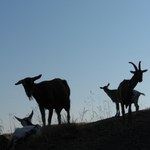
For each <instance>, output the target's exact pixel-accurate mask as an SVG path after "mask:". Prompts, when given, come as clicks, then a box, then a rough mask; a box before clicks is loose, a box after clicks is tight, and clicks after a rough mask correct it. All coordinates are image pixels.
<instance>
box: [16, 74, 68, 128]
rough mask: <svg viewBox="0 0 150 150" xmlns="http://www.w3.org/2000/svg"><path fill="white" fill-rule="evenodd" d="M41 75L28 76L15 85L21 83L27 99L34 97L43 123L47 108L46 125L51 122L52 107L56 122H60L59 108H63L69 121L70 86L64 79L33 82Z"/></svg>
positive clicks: (44, 123)
mask: <svg viewBox="0 0 150 150" xmlns="http://www.w3.org/2000/svg"><path fill="white" fill-rule="evenodd" d="M41 76H42V75H38V76H35V77H28V78H25V79H22V80H20V81H18V82H17V83H16V84H15V85H19V84H22V85H23V87H24V89H25V92H26V95H27V96H28V97H29V100H31V99H32V97H34V98H35V100H36V101H37V103H38V105H39V109H40V112H41V116H42V122H43V125H44V126H45V125H46V122H45V109H48V110H49V117H48V125H50V124H51V118H52V114H53V109H55V111H56V113H57V118H58V123H59V124H61V114H60V113H61V110H62V109H63V108H64V109H65V110H66V112H67V121H68V123H69V122H70V98H69V97H70V88H69V86H68V84H67V81H66V80H62V79H53V80H49V81H42V82H40V83H34V81H35V80H37V79H39V78H41Z"/></svg>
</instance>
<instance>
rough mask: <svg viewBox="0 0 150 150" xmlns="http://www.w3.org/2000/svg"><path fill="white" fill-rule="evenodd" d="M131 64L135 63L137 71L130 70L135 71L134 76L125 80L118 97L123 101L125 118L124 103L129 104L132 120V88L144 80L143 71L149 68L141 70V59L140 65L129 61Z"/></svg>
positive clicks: (121, 84) (118, 90) (120, 86)
mask: <svg viewBox="0 0 150 150" xmlns="http://www.w3.org/2000/svg"><path fill="white" fill-rule="evenodd" d="M129 63H130V64H132V65H133V67H134V69H135V71H130V72H131V73H133V76H132V78H131V79H130V80H123V81H122V82H121V83H120V85H119V87H118V89H117V92H118V94H117V95H118V99H119V100H120V101H121V109H122V116H123V119H124V118H125V110H124V105H125V106H126V107H128V106H129V108H128V115H129V118H128V119H129V120H131V100H132V95H133V93H132V90H133V89H134V88H135V87H136V85H137V84H138V82H142V81H143V73H144V72H146V71H147V69H145V70H141V61H140V62H139V64H138V67H137V66H136V65H135V64H134V63H133V62H129Z"/></svg>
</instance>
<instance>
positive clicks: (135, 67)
mask: <svg viewBox="0 0 150 150" xmlns="http://www.w3.org/2000/svg"><path fill="white" fill-rule="evenodd" d="M129 63H130V64H132V65H133V67H134V69H135V71H137V70H138V68H137V66H136V65H135V64H134V63H133V62H129Z"/></svg>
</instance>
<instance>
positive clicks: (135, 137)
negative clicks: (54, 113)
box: [0, 110, 150, 150]
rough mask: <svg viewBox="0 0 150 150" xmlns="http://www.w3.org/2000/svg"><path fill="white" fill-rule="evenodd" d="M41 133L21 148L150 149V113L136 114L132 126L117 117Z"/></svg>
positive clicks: (62, 149)
mask: <svg viewBox="0 0 150 150" xmlns="http://www.w3.org/2000/svg"><path fill="white" fill-rule="evenodd" d="M41 132H42V134H41V135H36V136H33V137H30V138H29V139H28V140H27V141H25V142H22V143H21V144H20V145H18V146H17V149H19V150H35V149H36V150H100V149H101V150H113V149H114V150H133V149H134V150H150V110H142V111H140V112H138V113H137V114H135V113H134V114H133V122H132V124H127V123H125V124H124V125H123V123H122V120H121V118H114V117H113V118H108V119H105V120H101V121H97V122H93V123H86V124H70V125H61V126H56V125H55V126H50V127H45V128H42V131H41ZM0 144H1V143H0ZM0 149H1V148H0ZM1 150H2V149H1Z"/></svg>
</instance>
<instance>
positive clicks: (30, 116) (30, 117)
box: [29, 110, 33, 120]
mask: <svg viewBox="0 0 150 150" xmlns="http://www.w3.org/2000/svg"><path fill="white" fill-rule="evenodd" d="M32 116H33V110H32V112H31V114H30V115H29V119H30V120H31V119H32Z"/></svg>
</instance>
